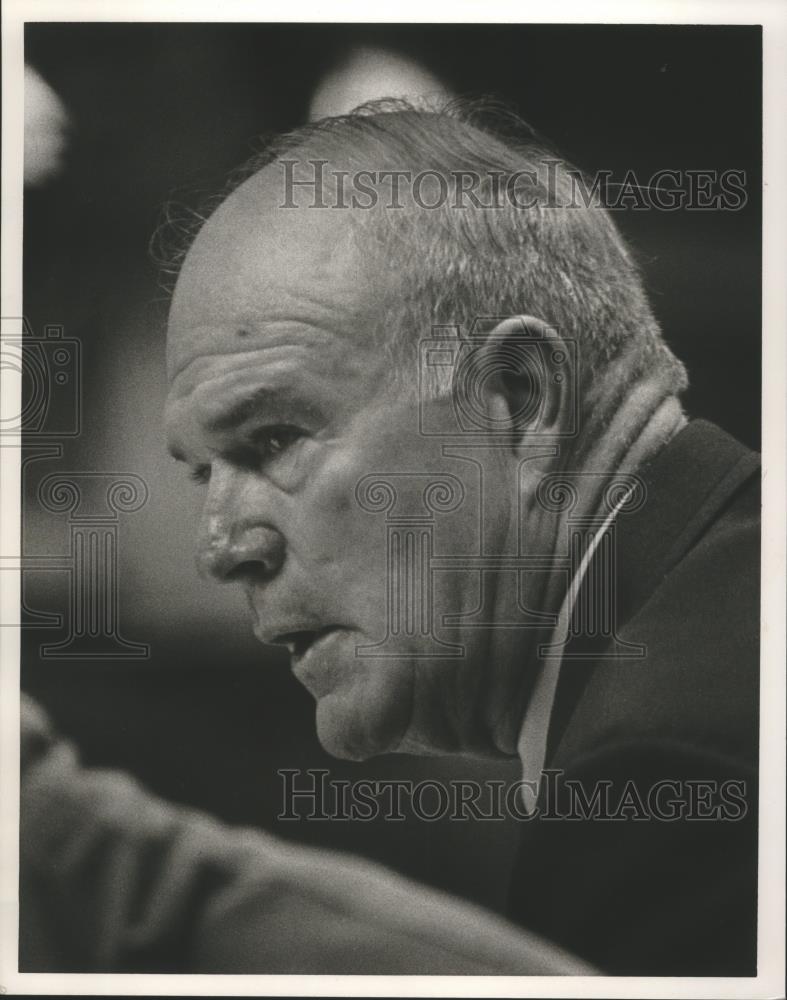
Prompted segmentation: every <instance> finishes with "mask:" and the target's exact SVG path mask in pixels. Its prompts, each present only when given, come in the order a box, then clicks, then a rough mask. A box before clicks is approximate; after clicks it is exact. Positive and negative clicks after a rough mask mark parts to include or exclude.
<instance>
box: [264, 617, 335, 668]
mask: <svg viewBox="0 0 787 1000" xmlns="http://www.w3.org/2000/svg"><path fill="white" fill-rule="evenodd" d="M338 628H339V626H338V625H328V626H326V627H325V628H321V629H316V630H311V629H309V630H304V631H299V632H284V633H282V634H281V635H278V636H276V638H275V639H274V640H273V641H274V643H275V644H276V645H278V646H284V647H285V648H286V649H287V650H288V652H289V654H290V656H291V657H292V659H293V661H296V662H297V661H298V660H300V659H302V658H303V657H304V656H305V655H306V654H307V653H308V652H309V650H311V649H312V648H313V647H314V646H315V645H316V644H317V643H319V642H320V641H321V640H322V639H324V638H326V636H328V635H330V634H331V633H332V632H336V631H337V630H338Z"/></svg>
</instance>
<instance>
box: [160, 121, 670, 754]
mask: <svg viewBox="0 0 787 1000" xmlns="http://www.w3.org/2000/svg"><path fill="white" fill-rule="evenodd" d="M417 177H419V178H420V179H419V180H418V182H417V183H418V186H417V187H416V186H415V183H414V179H415V178H417ZM476 178H477V180H475V179H476ZM316 184H319V189H317V187H316V186H315V185H316ZM468 334H472V337H471V339H470V341H465V346H466V347H467V348H468V349H469V354H468V353H467V350H465V348H460V346H459V345H461V344H462V343H463V338H467V336H468ZM438 338H442V340H438ZM425 341H430V343H425ZM443 344H444V345H445V348H443ZM468 358H469V359H470V365H469V367H468V365H467V364H466V363H465V362H466V361H467V359H468ZM463 366H464V367H463ZM462 371H464V372H465V375H464V376H462V375H461V372H462ZM468 371H469V372H470V377H467V372H468ZM169 375H170V383H171V388H170V396H169V399H168V404H167V425H168V435H169V439H170V447H171V450H172V451H173V453H174V454H175V455H176V456H177V457H179V458H182V459H184V460H185V461H186V462H188V463H189V465H190V466H191V467H192V472H193V475H194V476H195V477H196V478H197V479H198V480H199V481H200V482H202V483H204V488H205V491H206V496H205V506H204V514H203V519H202V524H201V527H200V541H199V546H200V555H199V559H200V564H201V567H202V569H203V570H204V572H206V573H208V574H210V575H212V576H214V577H215V578H216V579H217V580H219V581H230V582H237V583H239V584H241V585H242V587H243V588H244V590H245V592H246V595H247V598H248V601H249V605H250V607H251V609H252V614H253V617H254V622H255V625H254V628H255V632H256V634H257V635H258V637H259V638H260V639H261V640H262V641H264V642H277V643H282V644H285V645H287V646H289V647H290V649H291V651H292V654H293V664H294V671H295V673H296V676H298V678H299V679H300V680H301V681H302V682H303V683H304V684H305V686H306V687H307V688H308V689H309V690H310V691H311V692H312V693H313V695H314V696H315V698H316V700H317V726H318V733H319V735H320V738H321V740H322V742H323V744H324V745H325V746H326V748H327V749H329V750H330V751H332V752H334V753H335V754H337V755H341V756H348V757H355V758H363V757H366V756H369V755H371V754H374V753H381V752H386V751H397V750H399V751H409V752H426V753H429V752H437V753H441V752H443V753H444V752H451V751H464V752H475V753H480V754H507V753H512V752H513V748H514V745H515V741H516V734H517V729H518V724H519V719H520V717H521V712H522V706H523V703H524V699H525V698H526V694H527V690H528V672H527V669H526V667H525V665H524V664H523V662H522V655H523V653H522V650H523V648H524V646H525V645H526V644H525V643H523V638H524V637H525V636H526V635H527V634H529V633H528V629H530V630H531V631H532V629H533V626H534V625H538V624H539V622H541V623H545V622H548V620H549V614H548V613H549V612H550V611H552V610H554V609H552V608H545V609H539V608H537V607H536V608H534V606H533V604H532V603H530V602H531V601H532V600H533V599H535V598H534V595H536V593H537V592H538V591H539V585H538V584H537V583H536V581H535V578H536V577H537V576H538V574H533V573H530V574H528V573H524V572H518V571H515V572H514V573H513V574H512V573H511V572H510V570H504V569H501V568H500V567H501V566H502V565H503V562H504V560H499V559H498V560H497V563H495V561H494V559H492V560H491V561H490V560H487V562H486V563H484V562H483V558H482V557H484V556H493V557H494V556H506V555H508V556H516V555H518V554H519V555H521V554H523V553H527V552H528V551H530V552H539V551H544V546H547V550H548V547H549V546H550V545H551V544H552V543H553V541H554V540H553V539H552V538H549V539H548V538H547V534H548V532H547V531H546V529H545V528H544V526H543V525H542V523H541V520H540V519H539V516H538V511H537V510H536V509H535V501H534V497H535V487H536V484H537V482H538V479H539V477H540V476H542V475H543V474H544V472H545V471H548V470H549V469H550V468H552V467H553V466H554V465H555V463H556V462H560V463H562V464H563V465H565V464H566V462H567V460H568V456H569V455H578V454H579V453H580V452H582V450H583V448H584V449H585V451H587V449H588V441H591V442H592V441H594V440H595V439H597V437H598V436H599V435H600V434H603V428H604V427H605V426H607V425H608V423H609V419H610V417H611V415H612V414H613V413H614V411H615V407H616V406H617V405H618V403H619V401H620V400H621V399H622V398H624V396H625V395H626V394H627V392H629V390H630V389H632V388H633V387H634V386H635V385H636V384H637V383H638V381H639V380H641V379H642V378H643V376H645V375H646V376H647V378H648V380H649V381H650V383H651V384H654V382H655V384H657V386H658V388H657V390H656V396H658V395H659V394H661V396H662V397H663V396H666V395H669V394H672V393H674V392H675V391H676V390H677V389H679V388H681V387H682V385H683V381H684V375H683V371H682V368H681V366H680V364H679V363H678V362H677V361H676V360H675V359H674V357H673V356H672V355H671V354H670V352H669V351H668V349H667V348H666V347H665V345H664V344H663V341H662V339H661V337H660V334H659V330H658V327H657V325H656V323H655V320H654V319H653V317H652V314H651V312H650V310H649V307H648V305H647V302H646V299H645V296H644V294H643V292H642V288H641V284H640V281H639V278H638V276H637V273H636V270H635V268H634V266H633V264H632V262H631V260H630V257H629V255H628V253H627V251H626V249H625V247H624V245H623V243H622V241H621V239H620V237H619V236H618V234H617V232H616V230H615V228H614V226H613V225H612V223H611V221H610V220H609V219H608V217H607V216H606V215H605V213H604V212H603V211H602V210H601V209H599V208H595V207H593V206H590V207H588V206H585V204H584V201H583V199H582V198H581V196H580V198H579V200H577V196H576V190H575V189H574V188H572V186H571V183H570V175H569V174H568V172H567V169H566V167H565V166H564V165H562V164H561V163H560V162H559V161H557V160H555V159H554V158H550V155H549V154H548V153H546V152H545V151H544V150H543V149H542V148H541V147H539V146H538V145H537V144H536V143H534V142H533V141H532V139H531V138H530V137H525V138H520V139H511V138H505V137H502V136H501V135H499V134H497V133H494V132H492V131H490V130H489V129H488V128H487V127H485V126H483V125H482V124H478V123H474V121H473V120H472V118H468V116H465V115H462V114H459V113H458V112H451V111H444V112H439V113H438V112H423V111H417V110H415V109H412V108H409V107H404V106H401V105H395V106H391V107H386V108H376V109H366V110H365V111H364V112H363V113H362V114H356V115H354V116H349V117H347V118H341V119H333V120H328V121H327V122H324V123H319V124H318V125H317V126H309V127H308V128H305V129H303V130H300V131H299V132H297V133H294V134H293V135H291V136H289V137H287V138H286V139H284V140H282V141H280V142H279V143H278V144H276V145H275V146H273V147H271V149H270V150H269V152H268V153H267V154H266V157H265V158H264V159H262V160H259V161H258V162H257V163H256V164H255V165H254V169H253V170H252V171H250V172H249V175H248V176H247V179H245V180H244V181H243V182H241V183H240V184H239V185H238V186H237V187H235V189H234V190H233V191H232V193H231V194H229V195H228V196H227V197H226V198H225V199H224V200H223V201H222V202H221V204H220V205H219V207H218V208H217V209H216V211H215V212H213V214H212V215H211V216H210V218H209V219H208V221H207V223H206V224H205V225H204V227H203V228H202V229H201V231H200V232H199V234H198V236H197V237H196V239H195V241H194V243H193V245H192V246H191V248H190V249H189V251H188V253H187V255H186V257H185V260H184V262H183V265H182V268H181V270H180V274H179V277H178V282H177V287H176V290H175V294H174V297H173V302H172V308H171V314H170V324H169ZM462 414H465V415H467V414H469V424H468V423H467V421H463V419H462V416H461V415H462ZM458 415H459V416H458ZM566 442H568V444H566ZM432 487H434V490H436V491H437V492H434V490H432V492H430V490H431V489H432ZM438 560H442V561H441V562H440V561H438ZM528 608H529V611H528V610H527V609H528ZM528 616H529V617H528ZM493 623H494V625H495V626H496V627H492V624H493Z"/></svg>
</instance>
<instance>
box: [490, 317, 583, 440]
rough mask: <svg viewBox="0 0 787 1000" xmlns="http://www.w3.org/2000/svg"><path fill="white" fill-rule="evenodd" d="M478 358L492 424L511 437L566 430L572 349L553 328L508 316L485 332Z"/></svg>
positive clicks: (569, 412)
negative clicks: (506, 431) (507, 431)
mask: <svg viewBox="0 0 787 1000" xmlns="http://www.w3.org/2000/svg"><path fill="white" fill-rule="evenodd" d="M481 350H482V354H483V357H482V358H481V357H480V358H479V371H483V372H484V379H483V391H484V394H485V396H486V406H487V407H488V410H489V413H490V418H491V420H492V422H493V423H494V424H495V425H496V426H497V427H501V426H503V425H504V424H505V425H507V427H508V429H509V430H510V432H511V434H512V440H513V441H514V442H515V443H517V444H519V443H532V442H533V441H535V440H538V438H540V437H554V436H556V435H562V434H565V433H570V432H571V426H572V422H573V402H574V397H575V394H574V393H573V392H572V388H573V386H574V383H575V379H576V359H575V352H574V351H572V350H571V349H570V345H569V344H567V343H566V341H565V340H564V338H562V337H561V336H560V334H559V332H558V331H557V330H556V328H555V327H551V326H549V325H548V324H547V323H545V322H544V321H543V320H541V319H538V318H536V317H534V316H511V317H508V318H506V319H504V320H502V321H501V322H500V323H498V324H497V326H495V327H494V329H493V330H491V332H490V333H489V334H488V337H487V339H486V341H485V343H484V346H483V348H482V349H481Z"/></svg>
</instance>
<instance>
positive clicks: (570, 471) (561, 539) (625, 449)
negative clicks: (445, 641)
mask: <svg viewBox="0 0 787 1000" xmlns="http://www.w3.org/2000/svg"><path fill="white" fill-rule="evenodd" d="M685 424H686V417H685V415H684V413H683V409H682V407H681V405H680V402H679V400H678V399H677V397H676V396H675V395H673V394H671V393H670V392H668V391H666V387H665V386H664V385H663V384H661V383H660V381H659V380H658V379H644V380H642V381H641V382H639V383H637V384H636V385H635V386H634V387H633V388H632V389H631V391H630V392H629V393H628V394H627V395H626V396H625V398H624V399H622V400H620V401H619V403H618V406H617V408H616V410H615V412H614V414H613V416H612V418H611V419H610V420H609V421H608V422H607V423H606V425H605V426H604V427H603V428H598V427H597V428H596V429H595V431H594V432H593V434H592V436H591V434H590V433H588V434H587V435H585V436H583V438H582V439H580V440H578V441H577V442H576V446H575V447H574V448H572V449H571V452H570V453H569V455H568V456H567V457H566V458H565V459H563V460H561V458H560V456H558V459H557V460H556V463H555V466H554V469H553V471H552V472H551V473H547V476H551V477H553V479H552V483H553V484H554V485H555V486H556V487H559V486H560V484H565V485H566V487H567V488H566V490H565V494H564V495H566V496H569V497H570V502H568V503H565V504H560V503H558V504H556V505H555V504H545V503H544V496H545V495H546V493H547V492H548V491H539V490H538V488H536V489H535V490H533V492H532V496H531V497H530V498H529V504H528V507H527V513H526V517H527V519H528V520H527V523H528V536H529V537H530V538H532V539H539V540H540V543H539V544H538V551H539V552H544V551H550V552H552V553H553V554H554V555H555V557H556V559H555V570H554V571H553V572H552V573H543V574H541V573H531V574H528V577H529V578H530V579H533V578H536V579H540V582H541V587H540V592H539V593H538V594H531V595H528V602H527V603H528V606H529V607H531V608H535V609H537V610H538V611H540V612H543V613H545V614H547V615H551V616H555V615H556V614H557V612H558V610H559V608H560V606H561V604H562V602H563V600H564V598H565V595H566V592H567V590H568V588H569V586H570V579H571V575H570V573H569V574H567V573H566V571H565V568H564V565H563V561H564V558H565V552H566V548H567V542H566V540H567V537H568V535H567V532H568V522H569V518H571V519H572V520H576V519H583V520H584V521H585V522H586V523H593V522H594V521H597V522H598V524H599V525H600V524H601V523H602V522H603V520H604V517H605V516H606V514H607V513H608V510H607V505H608V498H609V495H610V494H609V488H610V486H611V485H613V484H614V483H615V482H616V481H617V482H625V481H627V477H631V476H632V475H633V474H635V473H636V470H637V469H639V468H641V467H642V466H643V465H645V464H647V463H648V462H649V461H651V460H652V459H653V458H655V456H656V455H657V454H658V453H659V452H660V451H661V450H662V449H663V448H664V447H665V446H666V445H667V444H668V443H669V442H670V441H671V440H672V438H673V437H674V436H675V435H676V434H677V433H678V432H679V431H680V430H681V429H682V428H683V427H684V426H685ZM542 482H546V480H544V481H542ZM618 494H619V491H618ZM531 525H532V530H530V526H531ZM561 556H562V557H563V558H561ZM551 630H552V627H551V626H550V627H545V628H544V629H532V630H526V631H523V632H521V633H519V634H518V636H517V642H516V647H515V649H516V651H515V653H514V663H513V664H512V673H511V682H512V686H511V690H509V691H508V692H507V697H503V695H504V694H505V693H503V692H501V698H500V701H499V702H498V704H497V705H496V706H493V709H492V710H493V711H496V712H497V715H496V718H495V724H494V732H495V734H496V741H497V746H498V748H499V749H500V750H501V751H503V752H504V753H505V754H506V755H510V756H514V755H515V754H516V743H517V739H518V736H519V731H520V728H521V723H522V719H523V717H524V713H525V711H526V708H527V705H528V701H529V698H530V695H531V693H532V689H533V682H534V679H535V676H536V673H537V671H536V670H535V669H533V667H534V666H537V665H538V662H539V661H538V658H537V652H536V651H537V649H538V647H539V645H540V644H542V643H544V642H545V641H549V638H550V635H551ZM500 638H501V640H502V641H503V642H504V644H505V645H507V646H508V648H507V649H506V650H501V651H500V652H501V653H502V654H503V655H505V654H506V653H507V654H508V655H509V656H511V653H512V650H511V644H510V634H509V635H508V636H506V637H504V636H503V635H502V634H501V637H500Z"/></svg>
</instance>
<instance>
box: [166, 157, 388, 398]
mask: <svg viewBox="0 0 787 1000" xmlns="http://www.w3.org/2000/svg"><path fill="white" fill-rule="evenodd" d="M280 168H281V164H278V163H274V164H271V165H269V166H268V167H266V168H265V169H264V170H261V171H259V172H258V173H257V174H255V175H254V176H253V177H251V178H249V179H248V180H247V181H245V182H244V183H243V184H242V185H241V186H240V187H239V188H238V189H237V190H236V191H234V192H233V193H232V194H231V195H230V196H229V197H228V198H227V199H226V200H225V201H224V202H223V203H222V204H221V205H220V206H219V208H218V209H217V210H216V211H215V212H214V214H213V215H212V216H211V217H210V218H209V219H208V221H207V223H206V224H205V226H204V227H203V228H202V230H201V231H200V233H199V234H198V236H197V238H196V240H195V241H194V244H193V245H192V247H191V249H190V250H189V252H188V254H187V255H186V259H185V261H184V263H183V267H182V269H181V272H180V275H179V277H178V281H177V285H176V288H175V293H174V295H173V299H172V305H171V309H170V317H169V324H168V337H167V341H168V343H167V367H168V374H169V378H170V379H172V378H174V377H175V375H176V374H177V373H178V372H179V371H181V370H182V369H183V368H184V367H185V366H186V365H187V364H189V363H190V362H191V361H192V360H194V358H196V357H200V356H204V355H205V354H213V355H216V354H223V353H227V354H232V353H237V352H238V351H249V350H253V349H254V347H255V345H257V346H265V344H266V342H267V339H266V338H267V336H268V332H269V330H270V329H271V328H272V327H274V326H275V327H276V328H277V330H280V328H281V326H282V324H302V325H307V326H308V325H311V326H315V327H317V328H319V329H335V331H336V332H339V331H341V330H342V329H346V328H347V325H348V321H349V320H350V318H351V317H357V315H358V313H359V312H363V311H364V310H365V309H368V308H369V306H370V304H371V302H373V301H374V296H373V295H370V294H369V291H368V288H366V285H367V282H365V281H364V280H362V276H361V268H362V259H361V256H360V255H359V253H358V251H357V248H356V245H355V239H354V233H355V226H354V223H353V219H351V218H350V215H351V210H347V211H335V212H326V211H323V210H320V209H315V208H313V207H312V202H311V201H309V200H306V199H303V198H301V199H298V200H297V202H296V206H295V207H286V206H285V204H284V202H285V197H284V196H285V191H284V188H283V186H282V180H281V178H282V171H281V169H280Z"/></svg>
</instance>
